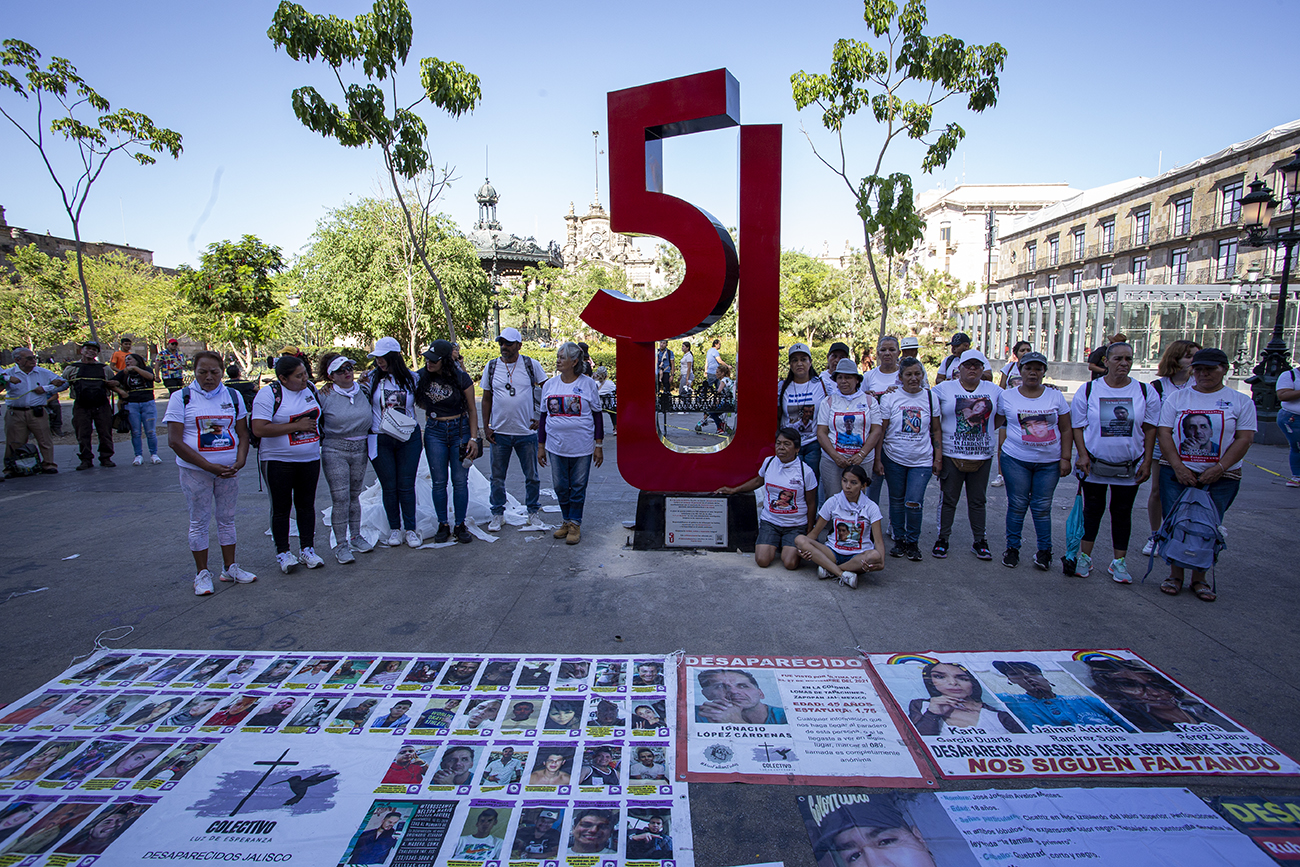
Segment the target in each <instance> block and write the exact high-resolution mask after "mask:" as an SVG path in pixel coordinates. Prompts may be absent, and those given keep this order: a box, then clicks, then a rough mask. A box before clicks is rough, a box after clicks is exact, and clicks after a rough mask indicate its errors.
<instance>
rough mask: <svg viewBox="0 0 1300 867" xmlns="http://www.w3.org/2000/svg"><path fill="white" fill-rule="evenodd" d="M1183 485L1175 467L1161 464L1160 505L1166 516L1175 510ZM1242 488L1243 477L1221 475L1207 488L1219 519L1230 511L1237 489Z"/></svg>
mask: <svg viewBox="0 0 1300 867" xmlns="http://www.w3.org/2000/svg"><path fill="white" fill-rule="evenodd" d="M1183 487H1184V486H1183V485H1182V484H1180V483H1179V481H1178V476H1177V475H1175V474H1174V468H1173V467H1170V466H1166V465H1164V464H1161V465H1160V506H1161V509H1162V510H1163V513H1164V515H1165V517H1166V518H1167V517H1169V515H1170V514H1171V513H1172V512H1173V511H1174V504H1175V503H1177V502H1178V498H1179V497H1180V496H1182V493H1183ZM1240 488H1241V479H1229V478H1227V477H1226V476H1220V477H1219V480H1218V481H1217V482H1215V483H1214V484H1212V485H1210V486H1209V487H1208V488H1206V490H1207V491H1209V492H1210V499H1211V500H1213V501H1214V508H1216V509H1218V510H1219V520H1220V521H1222V520H1223V516H1224V515H1226V514H1227V513H1228V507H1229V506H1231V505H1232V501H1233V500H1235V499H1237V491H1238V490H1240Z"/></svg>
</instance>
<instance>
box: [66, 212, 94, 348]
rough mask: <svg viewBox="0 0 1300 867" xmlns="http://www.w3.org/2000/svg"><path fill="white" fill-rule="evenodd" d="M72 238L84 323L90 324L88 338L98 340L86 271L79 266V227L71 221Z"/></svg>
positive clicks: (74, 221) (75, 222)
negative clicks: (84, 316)
mask: <svg viewBox="0 0 1300 867" xmlns="http://www.w3.org/2000/svg"><path fill="white" fill-rule="evenodd" d="M72 240H73V244H74V245H75V247H76V251H77V279H78V280H80V281H81V301H82V303H83V304H85V305H86V324H87V325H89V326H90V339H91V340H93V341H95V342H96V343H98V342H99V333H98V332H97V331H96V329H95V316H94V314H93V313H91V311H90V287H89V286H87V285H86V271H85V269H84V268H83V267H82V266H81V227H80V226H78V225H77V221H76V220H73V221H72Z"/></svg>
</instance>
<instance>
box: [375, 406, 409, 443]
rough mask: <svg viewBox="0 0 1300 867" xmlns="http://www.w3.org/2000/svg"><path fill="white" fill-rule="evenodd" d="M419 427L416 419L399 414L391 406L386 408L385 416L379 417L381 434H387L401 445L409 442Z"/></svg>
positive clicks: (402, 413)
mask: <svg viewBox="0 0 1300 867" xmlns="http://www.w3.org/2000/svg"><path fill="white" fill-rule="evenodd" d="M417 427H419V425H418V423H417V422H416V421H415V419H413V418H411V417H410V416H409V415H407V414H406V413H404V412H398V411H397V410H396V409H394V408H393V407H391V406H390V407H388V408H386V409H385V410H384V414H383V415H382V416H380V417H379V432H380V433H386V434H388V435H389V436H390V437H392V438H393V439H395V440H397V441H398V442H401V443H404V442H406V441H407V440H409V439H410V438H411V434H413V433H415V429H416V428H417Z"/></svg>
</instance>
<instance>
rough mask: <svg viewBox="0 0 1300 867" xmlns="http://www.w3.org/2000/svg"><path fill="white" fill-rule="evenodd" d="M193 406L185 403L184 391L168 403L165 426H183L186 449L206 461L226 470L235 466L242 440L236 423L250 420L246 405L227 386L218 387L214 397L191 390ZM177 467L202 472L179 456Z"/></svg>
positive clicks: (171, 398)
mask: <svg viewBox="0 0 1300 867" xmlns="http://www.w3.org/2000/svg"><path fill="white" fill-rule="evenodd" d="M189 392H190V402H189V403H188V404H187V403H185V396H184V389H182V390H181V391H177V392H174V393H173V394H172V396H171V397H169V398H168V399H167V412H166V413H165V414H164V415H163V421H164V422H173V421H174V422H179V423H180V424H182V425H184V430H185V445H187V446H189V447H190V448H192V449H194V451H196V452H198V453H199V454H200V455H202V456H203V457H204V458H205V459H206V460H208V461H211V462H212V463H214V464H220V465H221V466H224V467H229V466H233V465H234V463H235V459H236V458H237V457H238V455H239V436H238V434H236V432H235V422H237V421H238V420H239V419H241V418H247V417H248V410H247V409H245V408H244V401H243V400H242V399H241V398H240V396H239V395H238V394H237V393H236V392H235V391H234V390H233V389H229V388H227V387H226V386H225V385H219V386H217V389H216V391H215V392H213V393H212V394H211V395H205V394H204V393H203V392H202V391H201V390H200V389H199V387H198V386H197V385H191V386H190V387H189ZM176 466H178V467H185V468H186V469H189V470H197V469H199V468H198V467H196V466H195V465H194V464H191V463H190V462H189V461H183V460H181V459H180V457H179V456H178V457H177V458H176Z"/></svg>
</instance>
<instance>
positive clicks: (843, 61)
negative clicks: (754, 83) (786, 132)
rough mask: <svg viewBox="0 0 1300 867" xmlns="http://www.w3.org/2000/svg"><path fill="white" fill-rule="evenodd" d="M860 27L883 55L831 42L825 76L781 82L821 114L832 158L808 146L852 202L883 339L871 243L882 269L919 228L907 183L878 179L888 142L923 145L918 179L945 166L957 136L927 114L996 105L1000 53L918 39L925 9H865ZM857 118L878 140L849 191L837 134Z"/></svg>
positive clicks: (881, 1) (953, 127)
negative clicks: (864, 119) (867, 117)
mask: <svg viewBox="0 0 1300 867" xmlns="http://www.w3.org/2000/svg"><path fill="white" fill-rule="evenodd" d="M862 17H863V20H864V21H865V22H866V24H867V29H868V30H870V31H871V34H872V35H873V36H874V37H875V38H876V39H877V40H883V47H882V48H880V49H877V48H874V47H873V46H872V45H871V44H870V43H868V42H859V41H857V40H856V39H840V40H838V41H837V42H836V43H835V48H834V50H833V51H832V60H831V68H830V72H828V73H816V74H814V73H807V72H803V71H802V70H801V71H799V72H797V73H795V74H794V75H792V76H790V84H791V89H792V92H793V96H794V102H795V106H796V107H797V108H798V109H799V110H800V111H802V110H803V109H804V108H807V107H808V106H810V105H815V106H816V107H817V108H819V109H820V110H821V112H822V115H821V123H822V126H823V127H825V128H826V129H827V130H830V131H831V132H832V133H834V135H835V140H836V143H837V145H838V149H839V154H838V157H837V158H833V159H827V158H826V157H825V156H823V155H822V153H821V152H820V151H819V150H818V149H817V147H816V145H815V144H813V142H812V137H811V136H808V142H809V144H810V145H812V147H813V153H814V154H815V155H816V157H817V158H818V159H819V160H821V161H822V163H824V164H825V165H826V166H827V168H829V169H830V170H831V171H833V172H834V173H835V174H836V175H838V176H839V177H840V178H841V179H842V180H843V181H844V183H845V185H846V186H847V187H848V188H849V191H850V193H851V194H852V195H853V199H854V204H855V207H856V209H857V213H858V217H859V218H860V219H861V220H862V231H863V243H864V246H865V248H866V253H867V265H868V268H869V270H870V272H871V279H872V284H873V285H874V287H875V290H876V295H877V297H878V299H879V301H880V333H882V334H883V333H885V329H886V326H887V324H888V321H889V306H890V302H891V300H892V299H891V291H890V289H889V288H888V282H889V281H888V279H887V275H886V276H885V277H882V275H881V274H880V272H879V269H878V268H877V264H876V253H875V251H874V250H873V240H874V242H875V243H876V244H879V245H880V247H881V249H882V251H883V252H884V254H885V257H886V259H889V258H892V257H893V256H894V255H895V254H897V253H901V252H903V251H905V250H907V249H909V248H911V246H912V245H913V244H914V243H916V242H917V241H918V240H920V238H921V236H922V232H923V231H924V228H925V221H924V220H922V219H921V217H920V216H919V215H918V214H917V213H916V207H915V204H914V203H913V199H912V178H911V176H910V175H908V174H907V173H906V172H893V173H891V174H888V175H885V174H881V172H882V170H883V169H884V165H885V155H886V153H887V152H888V150H889V146H890V145H891V144H892V143H893V142H894V140H895V139H896V138H898V137H899V136H900V135H905V136H907V137H908V138H910V139H913V140H916V141H920V142H922V143H923V144H925V145H926V151H925V156H924V157H923V158H922V159H921V170H922V171H925V172H931V171H933V170H934V169H936V168H943V167H944V166H946V165H947V164H948V160H949V159H950V158H951V157H952V154H953V152H954V151H955V150H956V148H957V145H958V144H959V143H960V142H961V140H962V139H963V138H964V137H965V135H966V132H965V130H963V129H962V128H961V127H960V126H959V125H958V124H956V123H948V124H946V125H944V126H943V127H941V128H938V129H936V128H935V126H934V111H935V108H936V107H937V106H938V105H940V104H941V103H943V102H944V101H945V100H947V99H949V98H950V97H953V96H965V97H966V107H967V108H968V109H970V110H971V111H975V112H982V111H984V110H985V109H986V108H991V107H992V106H994V105H996V104H997V98H998V73H999V72H1000V71H1001V70H1002V67H1003V64H1004V63H1005V61H1006V55H1007V52H1006V49H1005V48H1003V47H1002V46H1001V45H999V44H998V43H996V42H992V43H990V44H988V45H970V46H968V45H966V43H965V42H963V41H962V40H960V39H957V38H954V37H952V36H949V35H948V34H942V35H939V36H927V35H926V34H925V33H924V32H922V31H923V29H924V28H925V26H926V24H927V23H928V21H927V16H926V8H925V3H924V0H908V2H907V4H906V5H905V6H904V7H903V9H902V11H901V12H900V11H899V8H898V4H897V3H895V2H893V0H865V2H864V3H863V16H862ZM859 111H870V113H871V116H872V118H873V119H874V120H875V121H876V123H877V124H882V125H883V126H884V130H883V141H881V143H880V148H879V150H878V151H877V152H876V158H875V164H874V166H873V167H872V170H871V173H870V174H868V175H866V176H864V177H862V178H860V179H858V180H857V181H854V179H853V177H852V176H851V175H850V170H849V166H848V155H847V150H846V147H845V142H844V125H845V122H846V121H847V120H849V119H850V118H852V117H853V116H855V115H856V114H857V113H858V112H859ZM805 135H807V132H806V131H805Z"/></svg>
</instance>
